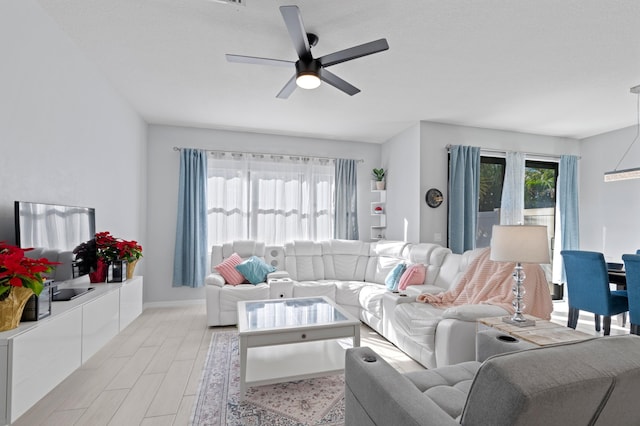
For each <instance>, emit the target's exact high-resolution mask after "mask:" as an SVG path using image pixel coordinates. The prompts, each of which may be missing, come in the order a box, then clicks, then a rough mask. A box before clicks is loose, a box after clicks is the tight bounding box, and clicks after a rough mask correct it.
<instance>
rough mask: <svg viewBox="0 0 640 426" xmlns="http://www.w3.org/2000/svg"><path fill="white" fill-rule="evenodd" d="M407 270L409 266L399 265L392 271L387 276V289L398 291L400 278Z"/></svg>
mask: <svg viewBox="0 0 640 426" xmlns="http://www.w3.org/2000/svg"><path fill="white" fill-rule="evenodd" d="M406 269H407V265H406V264H404V263H398V264H397V265H396V266H395V267H394V268H393V269H392V270H391V272H389V274H387V278H385V280H384V283H385V285H386V286H387V289H389V290H391V291H396V290H398V283H399V282H400V277H402V274H404V271H405V270H406Z"/></svg>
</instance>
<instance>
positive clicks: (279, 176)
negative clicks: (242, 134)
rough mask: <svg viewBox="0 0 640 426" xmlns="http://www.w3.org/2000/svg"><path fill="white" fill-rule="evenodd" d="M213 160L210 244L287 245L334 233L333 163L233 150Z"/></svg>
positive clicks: (211, 163) (210, 187)
mask: <svg viewBox="0 0 640 426" xmlns="http://www.w3.org/2000/svg"><path fill="white" fill-rule="evenodd" d="M233 155H234V156H235V159H229V158H228V157H229V156H230V155H228V154H227V155H224V156H223V158H219V159H213V160H210V162H209V164H210V168H209V176H210V177H209V182H210V184H209V203H208V205H209V243H210V244H216V243H222V242H226V241H231V240H237V239H256V240H259V241H264V242H265V243H267V244H283V243H284V242H286V241H292V240H296V239H312V240H325V239H329V238H331V237H332V234H333V209H334V207H333V186H334V167H333V164H332V162H331V161H329V160H322V159H310V158H304V157H288V156H277V155H274V156H264V155H257V156H256V155H251V154H233Z"/></svg>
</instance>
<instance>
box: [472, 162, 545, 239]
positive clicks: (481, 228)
mask: <svg viewBox="0 0 640 426" xmlns="http://www.w3.org/2000/svg"><path fill="white" fill-rule="evenodd" d="M504 171H505V159H504V158H499V157H485V156H483V157H481V158H480V200H479V205H478V231H477V235H476V246H477V247H488V246H489V244H490V243H491V229H492V227H493V225H498V224H499V223H500V203H501V201H502V186H503V183H504ZM557 180H558V163H555V162H546V161H533V160H527V161H526V162H525V175H524V185H525V188H524V208H525V211H524V224H525V225H545V226H547V229H548V234H549V238H551V237H552V236H553V235H554V229H555V207H556V184H557Z"/></svg>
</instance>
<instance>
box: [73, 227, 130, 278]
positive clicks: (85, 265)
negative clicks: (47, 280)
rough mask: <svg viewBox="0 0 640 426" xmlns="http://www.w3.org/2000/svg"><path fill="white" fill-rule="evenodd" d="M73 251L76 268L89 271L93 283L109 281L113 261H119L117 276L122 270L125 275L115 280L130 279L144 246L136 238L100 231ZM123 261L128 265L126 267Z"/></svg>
mask: <svg viewBox="0 0 640 426" xmlns="http://www.w3.org/2000/svg"><path fill="white" fill-rule="evenodd" d="M73 253H74V254H75V255H76V258H75V262H74V268H77V269H79V270H81V271H84V272H85V273H86V272H88V273H89V280H90V281H91V282H92V283H101V282H105V281H107V275H108V272H109V269H110V266H111V267H112V266H113V262H119V263H118V265H116V269H118V271H116V276H119V271H120V270H122V271H123V274H124V275H122V278H120V279H119V281H114V282H121V281H124V279H125V277H126V278H127V279H130V278H131V277H132V276H133V270H134V268H135V264H136V263H137V261H138V259H140V258H141V257H142V246H141V245H140V244H138V242H137V241H135V240H131V241H128V240H123V239H121V238H116V237H114V236H113V235H111V233H110V232H98V233H96V236H95V238H93V239H91V240H89V241H87V242H85V243H82V244H80V245H79V246H78V247H76V248H75V249H74V250H73ZM122 262H125V264H126V265H127V267H125V268H124V269H122ZM129 270H130V272H129Z"/></svg>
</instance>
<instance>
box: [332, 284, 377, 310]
mask: <svg viewBox="0 0 640 426" xmlns="http://www.w3.org/2000/svg"><path fill="white" fill-rule="evenodd" d="M367 285H370V284H367V283H365V282H364V281H337V282H336V302H337V303H338V304H340V305H349V306H357V307H360V290H362V288H363V287H366V286H367Z"/></svg>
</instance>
